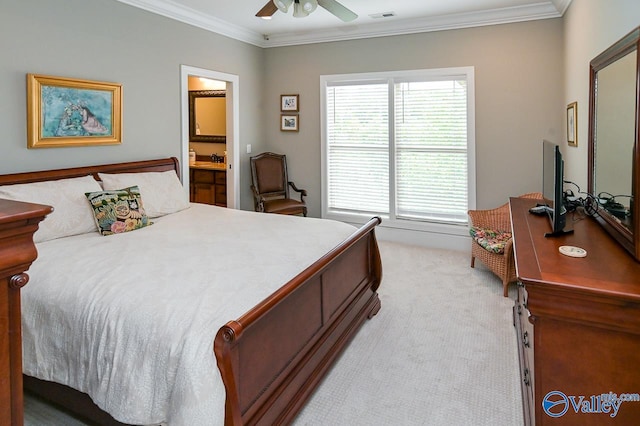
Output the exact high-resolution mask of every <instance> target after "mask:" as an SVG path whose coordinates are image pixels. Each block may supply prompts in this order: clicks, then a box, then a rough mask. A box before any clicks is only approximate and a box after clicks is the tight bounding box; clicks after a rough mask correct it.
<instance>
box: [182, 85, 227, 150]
mask: <svg viewBox="0 0 640 426" xmlns="http://www.w3.org/2000/svg"><path fill="white" fill-rule="evenodd" d="M226 111H227V99H226V91H225V90H190V91H189V142H212V143H227V136H226V135H227V131H226V129H227V114H226Z"/></svg>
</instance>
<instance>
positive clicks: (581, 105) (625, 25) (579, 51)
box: [563, 0, 640, 191]
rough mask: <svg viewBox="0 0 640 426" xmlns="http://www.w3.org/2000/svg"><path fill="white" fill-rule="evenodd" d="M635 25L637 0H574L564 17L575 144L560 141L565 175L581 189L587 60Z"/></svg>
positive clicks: (638, 19)
mask: <svg viewBox="0 0 640 426" xmlns="http://www.w3.org/2000/svg"><path fill="white" fill-rule="evenodd" d="M638 25H640V2H638V1H637V0H611V1H606V2H605V1H602V0H573V2H572V3H571V6H569V9H568V10H567V13H566V14H565V17H564V27H565V37H564V43H565V51H566V59H565V64H566V65H565V72H564V83H565V89H564V90H565V98H564V101H565V102H564V104H565V108H566V105H567V104H569V103H571V102H574V101H576V102H578V146H577V147H575V148H574V147H569V146H567V145H566V144H563V154H564V156H563V157H564V160H565V177H566V178H567V179H569V180H572V181H574V182H576V183H577V184H578V185H579V186H580V187H581V189H582V190H583V191H586V190H587V176H588V172H587V159H588V149H587V148H588V139H589V138H588V137H589V62H591V60H592V59H593V58H595V57H596V56H598V55H599V54H600V53H602V52H603V51H604V50H605V49H606V48H608V47H609V46H611V45H612V44H613V43H615V42H616V41H618V40H619V39H620V38H622V37H623V36H624V35H626V34H627V33H629V32H630V31H631V30H633V29H634V28H636V27H637V26H638ZM563 125H565V127H566V124H565V123H563ZM563 134H564V133H563ZM563 140H565V139H563Z"/></svg>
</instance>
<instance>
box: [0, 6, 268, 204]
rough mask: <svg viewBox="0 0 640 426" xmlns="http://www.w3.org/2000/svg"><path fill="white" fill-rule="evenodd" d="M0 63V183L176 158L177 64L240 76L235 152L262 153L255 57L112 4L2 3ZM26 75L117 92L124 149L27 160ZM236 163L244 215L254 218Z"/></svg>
mask: <svg viewBox="0 0 640 426" xmlns="http://www.w3.org/2000/svg"><path fill="white" fill-rule="evenodd" d="M0 55H1V57H2V59H1V60H0V87H2V97H1V98H0V129H2V139H0V150H1V156H0V173H12V172H18V171H31V170H38V169H47V168H60V167H73V166H79V165H87V164H100V163H109V162H120V161H129V160H140V159H148V158H158V157H165V156H176V157H178V158H180V156H181V152H180V149H181V141H180V137H181V133H180V129H181V127H180V126H181V124H180V65H181V64H184V65H190V66H194V67H199V68H206V69H211V70H215V71H220V72H224V73H229V74H235V75H238V76H239V80H240V128H241V135H240V137H241V141H240V146H244V144H245V143H252V144H253V146H254V149H258V150H260V149H262V148H261V145H262V143H263V138H262V132H261V128H260V126H259V125H256V123H260V122H261V117H262V116H261V111H262V108H263V105H262V96H261V93H262V72H261V69H262V67H263V63H264V50H263V49H260V48H258V47H255V46H251V45H248V44H246V43H242V42H239V41H236V40H232V39H229V38H226V37H223V36H220V35H218V34H213V33H211V32H208V31H204V30H201V29H198V28H195V27H192V26H189V25H185V24H182V23H179V22H177V21H173V20H170V19H167V18H164V17H161V16H158V15H155V14H152V13H149V12H146V11H143V10H140V9H137V8H134V7H131V6H127V5H124V4H122V3H119V2H116V1H104V0H55V1H50V0H20V1H14V0H0ZM27 73H36V74H46V75H54V76H64V77H72V78H80V79H87V80H98V81H109V82H117V83H121V84H122V85H123V104H124V106H123V114H124V117H123V141H122V144H121V145H113V146H100V147H80V148H54V149H51V148H50V149H30V150H27V148H26V146H27V143H26V77H25V75H26V74H27ZM241 155H242V158H241V169H242V170H241V176H240V178H241V180H240V187H241V189H242V194H241V206H242V207H243V208H249V209H251V208H253V202H252V200H251V195H250V191H249V180H250V179H249V172H248V170H249V169H248V158H249V156H248V155H247V154H246V153H245V151H244V150H241Z"/></svg>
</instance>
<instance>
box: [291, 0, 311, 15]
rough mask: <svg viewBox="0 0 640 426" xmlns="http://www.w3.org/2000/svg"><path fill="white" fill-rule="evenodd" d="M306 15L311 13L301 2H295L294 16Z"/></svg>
mask: <svg viewBox="0 0 640 426" xmlns="http://www.w3.org/2000/svg"><path fill="white" fill-rule="evenodd" d="M305 16H309V13H308V12H306V11H305V10H304V8H303V7H302V5H301V4H300V3H299V2H295V3H294V4H293V17H294V18H304V17H305Z"/></svg>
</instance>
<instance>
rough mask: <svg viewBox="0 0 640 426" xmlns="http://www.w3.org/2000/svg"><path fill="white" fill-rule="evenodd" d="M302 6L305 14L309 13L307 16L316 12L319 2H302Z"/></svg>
mask: <svg viewBox="0 0 640 426" xmlns="http://www.w3.org/2000/svg"><path fill="white" fill-rule="evenodd" d="M300 5H301V6H302V9H303V10H304V11H305V12H307V14H309V13H311V12H313V11H314V10H316V7H318V1H317V0H300Z"/></svg>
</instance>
